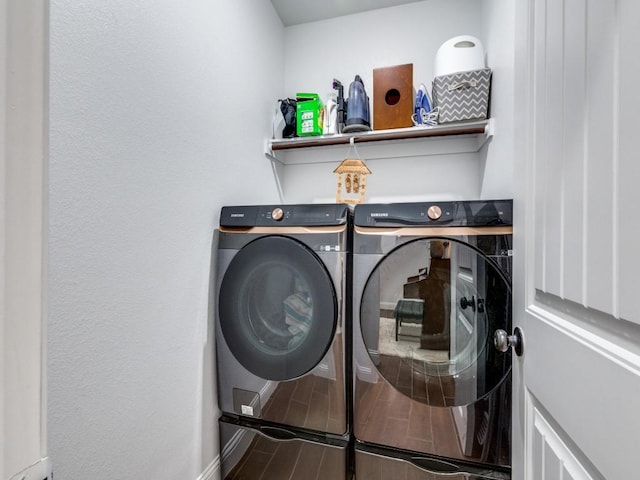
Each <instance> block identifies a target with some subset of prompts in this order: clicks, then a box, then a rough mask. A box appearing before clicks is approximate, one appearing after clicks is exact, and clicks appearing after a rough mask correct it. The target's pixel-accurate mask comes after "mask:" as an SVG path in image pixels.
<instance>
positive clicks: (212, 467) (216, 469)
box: [196, 455, 220, 480]
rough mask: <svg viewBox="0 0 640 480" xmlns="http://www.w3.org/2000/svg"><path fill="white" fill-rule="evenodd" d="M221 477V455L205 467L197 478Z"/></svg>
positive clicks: (215, 479)
mask: <svg viewBox="0 0 640 480" xmlns="http://www.w3.org/2000/svg"><path fill="white" fill-rule="evenodd" d="M219 478H220V455H218V456H217V457H216V458H214V459H213V462H211V463H210V464H209V466H208V467H207V468H206V469H205V471H204V472H202V473H201V474H200V476H199V477H198V478H197V479H196V480H218V479H219Z"/></svg>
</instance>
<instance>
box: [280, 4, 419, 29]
mask: <svg viewBox="0 0 640 480" xmlns="http://www.w3.org/2000/svg"><path fill="white" fill-rule="evenodd" d="M417 1H421V0H320V1H319V0H271V3H272V4H273V6H274V8H275V9H276V12H277V13H278V15H279V16H280V19H281V20H282V23H284V25H285V27H289V26H291V25H298V24H300V23H308V22H316V21H318V20H325V19H327V18H334V17H341V16H343V15H351V14H354V13H360V12H366V11H368V10H377V9H379V8H386V7H395V6H397V5H404V4H406V3H413V2H417Z"/></svg>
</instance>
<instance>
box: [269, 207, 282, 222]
mask: <svg viewBox="0 0 640 480" xmlns="http://www.w3.org/2000/svg"><path fill="white" fill-rule="evenodd" d="M283 217H284V211H283V210H282V209H281V208H274V209H273V211H272V212H271V218H273V219H274V220H275V221H280V220H282V218H283Z"/></svg>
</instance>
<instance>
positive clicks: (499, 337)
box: [493, 327, 524, 356]
mask: <svg viewBox="0 0 640 480" xmlns="http://www.w3.org/2000/svg"><path fill="white" fill-rule="evenodd" d="M493 345H494V346H495V347H496V350H498V351H500V352H503V353H504V352H506V351H507V350H509V348H513V351H514V352H516V355H517V356H521V355H522V352H523V349H524V340H523V335H522V330H521V329H520V327H516V328H514V329H513V335H509V334H508V333H507V332H505V331H504V330H502V329H498V330H496V331H495V333H494V334H493Z"/></svg>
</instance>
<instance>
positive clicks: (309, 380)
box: [215, 204, 351, 480]
mask: <svg viewBox="0 0 640 480" xmlns="http://www.w3.org/2000/svg"><path fill="white" fill-rule="evenodd" d="M350 216H351V214H350V211H349V209H348V207H347V206H346V205H338V204H327V205H266V206H235V207H224V208H223V209H222V212H221V217H220V229H219V234H218V247H217V275H216V292H217V295H216V299H217V313H216V321H215V324H216V326H215V328H216V332H215V333H216V335H215V337H216V357H217V375H218V400H219V407H220V409H221V410H222V413H223V417H222V418H221V420H220V433H221V449H222V470H223V478H231V477H230V476H229V475H232V474H233V475H239V474H240V473H239V472H238V469H239V468H249V469H250V468H254V467H255V461H250V460H247V459H251V458H263V459H264V455H262V453H264V452H263V451H261V450H260V448H263V449H264V448H265V445H266V444H271V445H270V447H268V449H267V450H268V451H270V452H273V451H274V450H277V449H287V448H289V447H288V446H290V445H292V441H293V440H294V439H297V440H296V441H295V442H293V443H296V442H297V443H298V444H299V445H301V446H302V445H304V446H305V448H303V449H302V450H301V451H307V450H308V448H309V445H313V446H314V448H313V449H312V450H313V451H314V452H315V453H314V455H315V454H318V452H320V453H322V454H323V455H324V454H326V455H328V456H330V457H332V458H343V460H340V461H342V462H343V464H342V466H341V467H342V468H341V469H339V470H340V471H341V472H342V473H341V474H342V475H343V476H331V478H338V479H340V478H346V477H345V476H344V475H346V470H347V465H346V456H347V445H348V439H349V428H348V425H349V424H350V421H349V420H350V419H349V418H348V410H347V404H348V402H350V400H351V398H350V389H347V382H348V381H349V382H350V377H349V372H350V365H351V362H350V361H349V362H348V361H347V358H348V357H349V351H350V348H351V346H350V342H348V338H350V332H349V331H348V328H349V325H350V323H349V322H347V319H346V314H347V310H348V309H347V307H348V305H347V303H346V294H347V266H348V261H349V251H348V248H349V242H350ZM349 358H350V357H349ZM254 437H255V441H253V440H251V441H249V440H248V439H250V438H251V439H253V438H254ZM258 439H261V441H258ZM285 444H286V445H288V446H285ZM256 445H257V446H256ZM256 448H257V449H258V454H256ZM301 448H302V447H301ZM278 458H279V460H278V462H279V463H280V464H282V462H283V461H285V460H283V459H288V461H289V462H296V461H297V460H296V459H297V457H296V456H295V455H281V456H280V457H278ZM333 463H335V462H333ZM281 466H282V468H283V471H284V470H286V468H285V466H284V465H281ZM289 467H291V469H295V465H293V464H292V465H289ZM326 468H329V467H326ZM334 469H335V465H333V466H332V467H331V470H327V472H331V475H333V472H334ZM250 471H251V470H246V471H245V473H246V475H249V473H247V472H250ZM287 471H289V473H290V472H291V471H293V470H290V469H289V470H287ZM287 475H288V474H285V473H283V474H282V476H278V475H276V474H275V473H273V474H271V476H269V478H271V479H276V480H277V479H279V478H287V479H288V478H290V477H289V476H287ZM234 478H236V477H234ZM239 478H245V477H239ZM246 478H250V476H249V477H246ZM322 478H329V477H324V476H322Z"/></svg>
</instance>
